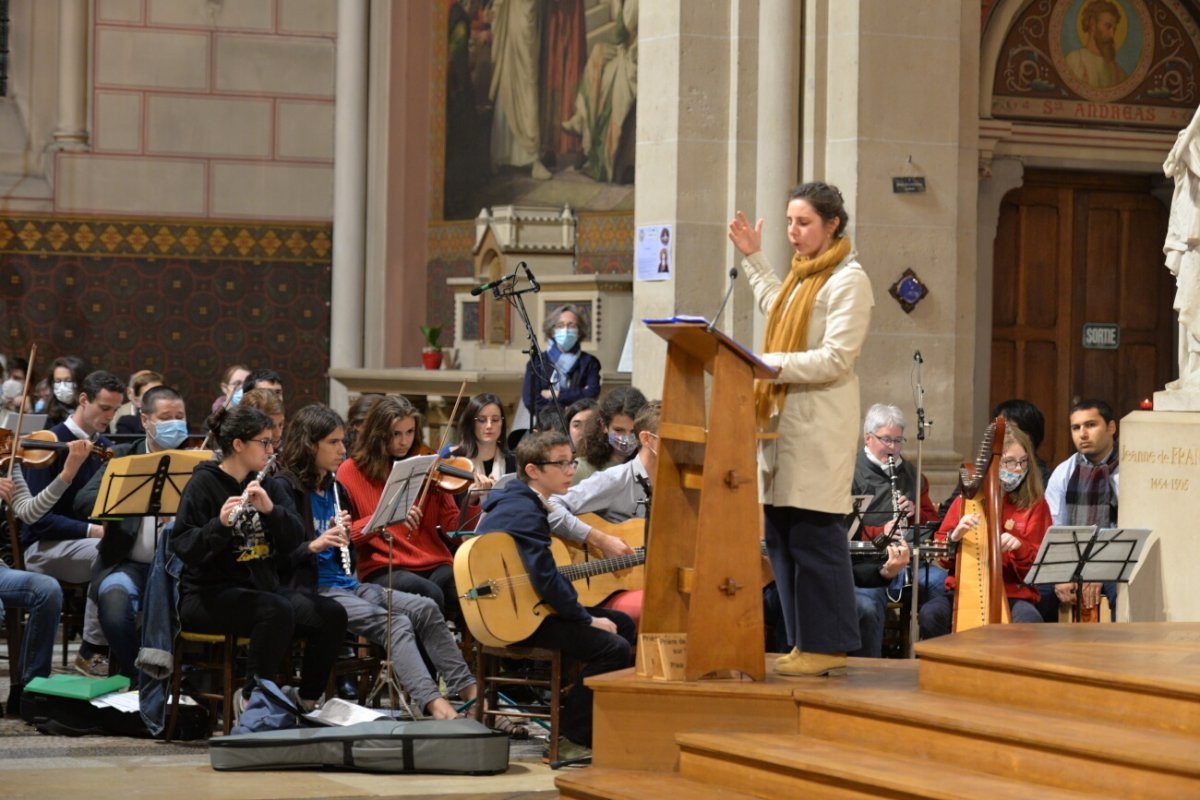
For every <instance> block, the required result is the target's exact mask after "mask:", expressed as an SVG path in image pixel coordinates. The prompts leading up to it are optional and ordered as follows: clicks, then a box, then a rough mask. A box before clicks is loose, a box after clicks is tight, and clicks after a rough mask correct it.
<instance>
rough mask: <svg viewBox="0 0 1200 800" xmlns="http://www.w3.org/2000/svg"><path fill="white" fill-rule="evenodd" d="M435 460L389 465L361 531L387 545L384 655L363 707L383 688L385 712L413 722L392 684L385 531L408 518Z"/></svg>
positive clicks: (416, 459) (387, 535) (388, 536)
mask: <svg viewBox="0 0 1200 800" xmlns="http://www.w3.org/2000/svg"><path fill="white" fill-rule="evenodd" d="M435 461H437V456H436V455H432V456H413V457H412V458H406V459H404V460H403V461H397V462H396V463H395V464H393V465H392V474H391V475H389V476H388V479H387V483H385V484H384V486H383V494H381V495H380V496H379V503H378V504H377V505H376V506H375V513H373V514H371V518H370V519H369V520H367V525H366V527H365V528H363V535H364V536H369V535H371V534H374V533H379V534H380V535H381V536H383V538H384V540H385V541H386V542H387V543H388V564H387V568H388V571H387V591H386V593H385V596H386V597H387V654H386V656H385V658H384V661H383V663H382V664H380V665H379V677H377V678H376V679H375V685H374V686H372V687H371V691H370V693H369V694H368V695H367V700H366V705H367V707H368V708H369V707H370V706H371V704H372V703H373V702H374V701H375V698H376V697H378V696H379V693H380V692H381V691H383V689H384V688H386V689H387V691H388V708H389V710H390V711H392V712H393V713H394V712H395V711H396V707H397V705H403V706H404V710H405V711H406V712H408V715H409V716H410V717H412V718H413V719H417V714H416V713H414V712H413V709H412V706H410V705H409V704H408V701H407V700H405V699H404V695H403V694H402V693H401V692H400V687H399V686H397V685H396V679H395V677H394V676H393V675H392V592H393V591H394V590H393V589H392V559H393V556H394V552H395V547H394V541H393V537H392V534H391V532H390V531H389V530H388V528H389V527H390V526H392V525H395V524H396V523H398V522H403V521H404V519H405V517H407V516H408V510H409V509H410V508H412V505H413V502H415V501H416V499H417V495H418V494H419V493H420V491H421V485H422V484H423V483H424V482H425V476H426V475H427V474H428V473H429V468H430V467H431V466H433V463H434V462H435Z"/></svg>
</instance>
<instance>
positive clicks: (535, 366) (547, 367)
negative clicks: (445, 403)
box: [492, 262, 575, 455]
mask: <svg viewBox="0 0 1200 800" xmlns="http://www.w3.org/2000/svg"><path fill="white" fill-rule="evenodd" d="M522 263H523V262H522ZM525 269H526V273H528V270H529V268H528V267H526V268H525ZM541 290H542V287H541V286H539V285H537V284H534V283H532V282H531V285H530V286H529V288H528V289H520V290H518V289H516V288H514V285H510V287H509V288H507V289H504V290H501V289H500V287H498V286H497V287H496V288H495V289H493V290H492V295H493V296H494V297H495V298H496V299H497V300H499V299H500V298H507V300H508V304H509V305H510V306H512V307H513V308H515V309H516V310H517V315H518V316H519V317H520V318H521V322H522V323H523V324H524V326H525V335H526V336H527V337H529V349H528V350H525V351H523V352H525V353H527V354H528V355H529V369H530V371H531V373H532V375H533V378H534V379H535V380H536V381H537V385H539V386H540V385H541V384H542V383H545V384H546V385H547V386H549V387H550V402H552V403H553V404H554V410H555V411H557V412H558V424H559V425H561V426H562V432H563V433H564V434H565V435H566V437H567V439H570V438H571V432H570V431H569V430H567V420H566V418H565V417H564V416H563V413H562V406H561V405H560V404H559V402H558V390H557V389H555V388H554V381H553V380H551V378H553V376H554V368H553V366H551V364H550V363H549V359H548V358H546V354H545V353H544V352H542V348H541V347H539V346H538V337H537V332H536V331H534V329H533V323H532V322H530V321H529V312H528V311H526V310H525V301H524V300H522V299H521V295H524V294H529V293H530V292H533V293H534V294H536V293H538V292H540V291H541ZM532 400H533V404H534V406H535V407H536V406H537V397H536V396H534V397H533V398H532ZM529 419H530V427H533V425H534V424H535V423H536V422H537V410H536V408H531V409H529ZM574 454H575V445H574V443H572V444H571V455H574Z"/></svg>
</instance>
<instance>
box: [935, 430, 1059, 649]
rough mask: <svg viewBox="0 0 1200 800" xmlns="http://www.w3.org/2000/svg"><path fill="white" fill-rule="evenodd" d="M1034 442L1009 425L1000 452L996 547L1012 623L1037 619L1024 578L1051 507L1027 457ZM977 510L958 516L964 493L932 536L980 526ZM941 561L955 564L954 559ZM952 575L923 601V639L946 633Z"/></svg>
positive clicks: (953, 537) (956, 535)
mask: <svg viewBox="0 0 1200 800" xmlns="http://www.w3.org/2000/svg"><path fill="white" fill-rule="evenodd" d="M1032 453H1033V445H1032V443H1030V441H1029V437H1028V436H1027V435H1025V433H1024V432H1023V431H1021V430H1020V429H1019V428H1017V427H1015V426H1012V425H1009V426H1007V427H1006V428H1005V430H1004V451H1003V452H1002V453H1001V455H1000V487H1001V488H1002V489H1003V490H1004V503H1003V508H1001V509H1000V529H1001V531H1002V533H1001V534H1000V551H1001V553H1002V554H1003V559H1004V570H1003V571H1004V593H1005V595H1006V596H1007V597H1008V606H1009V609H1010V610H1011V611H1012V621H1013V622H1041V621H1042V615H1041V614H1040V613H1038V610H1037V601H1038V591H1037V589H1035V588H1034V587H1033V586H1030V585H1028V584H1026V583H1023V581H1024V578H1025V575H1026V574H1028V572H1029V569H1030V567H1032V566H1033V561H1034V559H1035V558H1037V552H1038V548H1039V547H1041V545H1042V538H1043V537H1044V536H1045V535H1046V529H1047V528H1049V527H1050V525H1051V520H1050V507H1049V506H1048V505H1046V499H1045V497H1044V496H1043V489H1042V476H1041V472H1040V470H1039V469H1038V465H1037V461H1036V460H1034V459H1033V458H1032V457H1031V454H1032ZM981 522H982V520H981V519H980V518H979V515H978V514H968V515H966V516H965V517H964V516H963V515H962V498H961V497H959V498H957V499H956V500H955V501H954V504H953V505H951V506H950V510H949V511H948V512H947V513H946V517H945V519H943V520H942V526H941V527H940V528H939V529H938V532H937V534H936V535H935V537H934V538H935V540H936V541H939V542H944V541H945V540H946V539H947V538H948V539H950V541H953V542H957V541H961V540H962V538H963V536H965V535H966V533H967V531H969V530H973V529H976V528H978V527H979V525H980V523H981ZM945 566H947V567H949V566H953V564H952V562H951V563H947V564H946V565H945ZM954 586H955V578H954V576H953V575H951V576H950V577H948V578H946V592H947V593H946V594H945V595H942V596H940V597H935V598H933V599H931V600H930V601H929V602H927V603H925V604H923V605H922V606H921V609H920V611H919V612H918V616H919V617H920V623H921V638H923V639H928V638H930V637H933V636H943V635H945V634H947V633H949V632H950V627H951V621H952V620H953V617H954V595H953V589H954Z"/></svg>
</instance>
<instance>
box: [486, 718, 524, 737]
mask: <svg viewBox="0 0 1200 800" xmlns="http://www.w3.org/2000/svg"><path fill="white" fill-rule="evenodd" d="M492 730H494V731H500V733H507V734H508V738H510V739H528V738H529V736H530V734H529V726H527V725H524V724H523V723H520V722H513V720H512V718H511V717H506V716H503V715H497V716H495V717H492Z"/></svg>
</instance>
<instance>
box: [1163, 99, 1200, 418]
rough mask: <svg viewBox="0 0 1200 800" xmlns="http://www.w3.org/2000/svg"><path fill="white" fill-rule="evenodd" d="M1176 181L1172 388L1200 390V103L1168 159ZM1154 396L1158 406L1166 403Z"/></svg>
mask: <svg viewBox="0 0 1200 800" xmlns="http://www.w3.org/2000/svg"><path fill="white" fill-rule="evenodd" d="M1163 172H1164V173H1165V174H1166V175H1167V177H1169V178H1174V180H1175V194H1174V196H1173V197H1172V198H1171V214H1170V216H1169V218H1168V221H1167V239H1166V242H1164V243H1163V253H1165V254H1166V262H1167V269H1169V270H1171V274H1172V275H1174V276H1175V282H1176V291H1175V303H1174V305H1175V310H1176V311H1178V312H1179V325H1180V331H1179V336H1180V346H1179V380H1176V381H1171V382H1170V383H1168V384H1167V386H1166V388H1167V393H1171V392H1173V391H1183V392H1188V393H1192V392H1200V108H1198V109H1196V114H1195V115H1194V116H1193V117H1192V121H1191V122H1190V123H1189V124H1188V126H1187V127H1186V128H1184V129H1183V130H1181V131H1180V132H1179V137H1178V138H1177V139H1176V140H1175V146H1174V147H1172V148H1171V152H1170V153H1169V154H1168V155H1167V160H1166V161H1165V162H1164V163H1163ZM1161 405H1162V403H1160V402H1159V397H1158V396H1157V395H1156V397H1155V407H1161Z"/></svg>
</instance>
